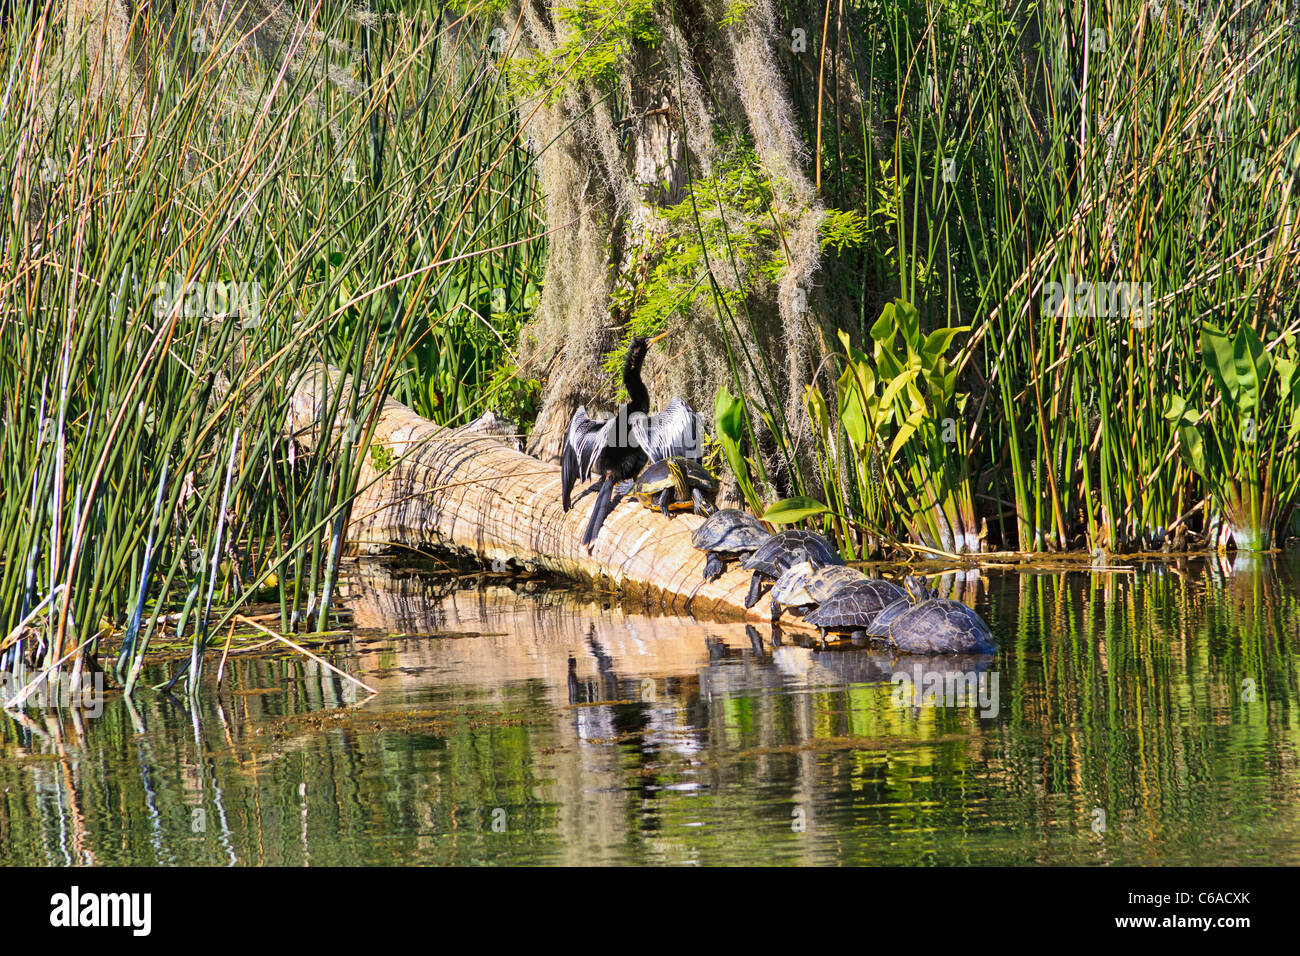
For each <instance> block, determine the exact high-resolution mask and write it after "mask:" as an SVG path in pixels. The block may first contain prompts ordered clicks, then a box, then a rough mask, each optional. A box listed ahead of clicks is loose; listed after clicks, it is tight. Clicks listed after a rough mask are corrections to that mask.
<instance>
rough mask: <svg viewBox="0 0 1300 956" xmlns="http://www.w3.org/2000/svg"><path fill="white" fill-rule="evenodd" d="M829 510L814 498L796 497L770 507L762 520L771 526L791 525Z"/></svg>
mask: <svg viewBox="0 0 1300 956" xmlns="http://www.w3.org/2000/svg"><path fill="white" fill-rule="evenodd" d="M829 510H830V509H829V508H827V507H826V506H825V505H824V504H822V503H821V502H820V501H818V500H817V499H816V498H805V497H802V496H796V497H794V498H786V499H785V500H784V501H778V502H777V503H776V504H774V505H772V507H770V508H768V509H767V510H766V511H765V512H763V520H764V521H768V522H771V523H772V524H792V523H794V522H796V521H802V520H803V519H804V518H811V517H812V516H813V515H819V514H823V513H825V512H826V511H829Z"/></svg>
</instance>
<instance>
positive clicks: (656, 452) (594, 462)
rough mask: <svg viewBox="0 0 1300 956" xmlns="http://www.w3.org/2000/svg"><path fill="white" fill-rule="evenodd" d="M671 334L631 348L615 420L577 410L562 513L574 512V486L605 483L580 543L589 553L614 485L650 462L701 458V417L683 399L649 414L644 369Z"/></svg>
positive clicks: (565, 462) (565, 461)
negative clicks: (648, 358)
mask: <svg viewBox="0 0 1300 956" xmlns="http://www.w3.org/2000/svg"><path fill="white" fill-rule="evenodd" d="M667 334H668V333H667V332H665V333H663V335H657V336H655V337H654V338H653V339H646V338H643V337H640V336H638V337H637V338H634V339H633V340H632V341H631V343H630V344H629V345H628V349H627V359H626V361H625V362H624V364H623V385H624V387H625V388H627V394H628V400H627V401H626V402H624V403H623V404H622V405H620V406H619V407H618V411H617V413H615V415H614V417H613V418H607V419H598V418H592V417H590V416H589V415H588V414H587V409H586V408H585V407H583V406H579V407H578V410H577V411H576V412H574V413H573V418H572V419H571V420H570V421H569V432H568V435H567V436H566V437H565V440H564V454H563V457H562V459H561V465H560V474H561V481H562V486H561V492H560V501H561V504H563V506H564V510H565V511H568V510H569V509H570V508H571V507H572V499H571V495H572V493H573V486H574V484H575V483H576V482H578V481H579V480H582V481H586V480H588V479H591V478H593V477H597V478H599V479H600V482H601V484H600V491H599V492H598V493H597V495H596V503H595V504H594V505H593V506H592V509H591V517H590V518H588V519H587V527H586V529H585V530H584V531H583V533H582V543H583V544H584V545H586V546H587V547H588V548H589V549H590V548H591V546H592V545H593V544H594V543H595V541H596V535H597V533H599V531H600V526H601V525H602V524H604V522H605V519H606V518H607V517H609V512H610V510H611V509H612V508H613V499H614V485H615V484H616V483H618V482H620V481H624V480H627V479H629V478H635V477H636V476H637V475H638V474H640V472H641V469H642V468H644V467H645V465H646V463H647V461H649V462H656V461H662V460H663V459H665V458H670V457H673V456H682V457H687V458H699V457H701V456H702V455H703V453H704V441H703V440H704V430H703V427H702V426H701V423H700V420H699V416H698V415H697V414H696V413H695V411H694V409H692V408H691V407H690V406H689V405H687V404H686V403H685V402H683V401H682V400H681V399H680V398H674V399H672V400H671V401H670V402H669V403H668V404H667V405H666V406H664V409H663V411H661V412H660V413H658V414H657V415H651V414H650V393H649V392H648V391H647V390H646V387H645V383H643V382H642V381H641V366H642V364H643V363H644V362H645V357H646V353H647V352H648V351H649V350H650V346H651V345H653V344H654V343H656V342H658V341H659V340H660V339H662V338H663V337H664V336H665V335H667Z"/></svg>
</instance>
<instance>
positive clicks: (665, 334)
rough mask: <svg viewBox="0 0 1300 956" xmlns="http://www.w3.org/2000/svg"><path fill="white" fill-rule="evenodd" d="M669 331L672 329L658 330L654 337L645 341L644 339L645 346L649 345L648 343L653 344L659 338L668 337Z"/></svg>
mask: <svg viewBox="0 0 1300 956" xmlns="http://www.w3.org/2000/svg"><path fill="white" fill-rule="evenodd" d="M671 331H672V329H668V330H667V331H664V332H660V333H659V334H658V335H656V336H655V337H654V338H652V339H649V340H647V341H646V345H647V346H649V345H654V344H655V343H656V342H658V341H659V340H660V339H666V338H667V337H668V333H669V332H671Z"/></svg>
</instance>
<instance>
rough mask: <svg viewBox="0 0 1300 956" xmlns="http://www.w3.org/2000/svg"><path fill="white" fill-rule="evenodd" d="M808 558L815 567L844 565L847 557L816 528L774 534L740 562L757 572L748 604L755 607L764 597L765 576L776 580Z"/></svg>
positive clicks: (752, 580)
mask: <svg viewBox="0 0 1300 956" xmlns="http://www.w3.org/2000/svg"><path fill="white" fill-rule="evenodd" d="M800 561H807V562H808V563H809V564H811V565H812V566H813V567H814V568H822V567H825V566H826V565H828V564H843V563H844V559H843V558H841V557H840V553H839V552H838V551H836V550H835V546H834V545H833V544H831V543H830V542H829V541H827V540H826V538H824V537H823V536H822V535H820V534H818V533H817V532H815V531H800V530H797V529H796V530H794V531H781V532H778V533H777V534H774V535H772V537H770V538H768V539H767V541H765V542H764V543H763V546H762V547H761V548H759V549H758V550H757V551H755V552H754V553H753V554H751V555H750V556H749V557H747V558H745V559H744V560H743V561H741V562H740V566H741V567H742V568H744V569H745V570H746V571H753V572H754V577H753V578H752V579H751V580H750V582H749V595H748V596H747V597H746V598H745V607H753V606H754V605H755V604H757V603H758V599H759V598H760V597H761V596H762V588H763V581H764V579H770V580H773V581H774V580H776V579H777V578H779V577H780V576H781V575H782V574H784V573H785V572H786V571H788V570H790V567H791V565H795V564H798V563H799V562H800Z"/></svg>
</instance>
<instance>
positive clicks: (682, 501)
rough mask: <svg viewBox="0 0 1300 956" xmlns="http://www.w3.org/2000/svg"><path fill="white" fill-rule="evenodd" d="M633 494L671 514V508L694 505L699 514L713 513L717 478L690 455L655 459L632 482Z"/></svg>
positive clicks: (668, 515) (666, 513) (644, 503)
mask: <svg viewBox="0 0 1300 956" xmlns="http://www.w3.org/2000/svg"><path fill="white" fill-rule="evenodd" d="M632 494H633V496H635V497H636V499H637V500H638V501H639V502H641V504H643V505H645V506H646V507H647V508H650V509H654V508H658V509H659V510H660V511H662V512H663V513H664V516H665V517H668V518H671V517H672V511H673V510H685V509H688V508H693V509H694V510H695V513H696V514H698V515H704V516H705V517H707V516H709V515H711V514H713V510H714V509H713V499H714V498H716V497H717V496H718V479H717V478H716V477H714V475H713V474H712V473H711V472H710V471H709V470H708V469H707V468H705V467H704V466H703V465H701V464H700V463H699V462H698V461H696V460H695V459H693V458H665V459H664V460H663V461H657V462H655V463H654V464H653V465H651V466H650V467H649V468H647V469H646V470H645V471H643V472H641V477H639V478H638V479H637V480H636V483H635V484H634V485H632Z"/></svg>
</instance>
